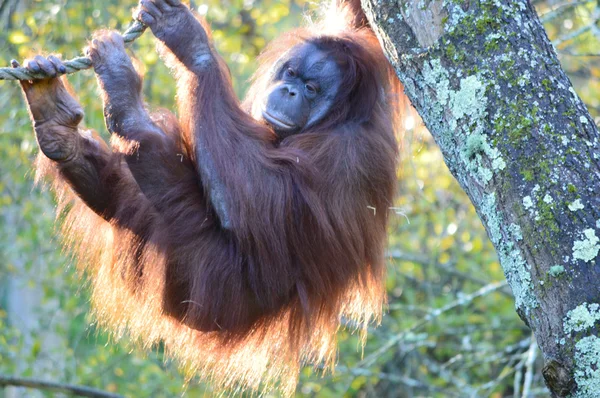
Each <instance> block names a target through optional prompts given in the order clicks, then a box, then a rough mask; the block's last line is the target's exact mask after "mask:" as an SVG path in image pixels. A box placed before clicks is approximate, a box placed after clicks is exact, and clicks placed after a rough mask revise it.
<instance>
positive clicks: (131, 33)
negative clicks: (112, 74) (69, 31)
mask: <svg viewBox="0 0 600 398" xmlns="http://www.w3.org/2000/svg"><path fill="white" fill-rule="evenodd" d="M145 30H146V25H144V24H143V23H141V22H140V21H136V20H134V21H133V23H132V24H131V26H129V28H127V30H126V31H125V32H123V34H122V36H123V40H124V41H125V43H131V42H132V41H134V40H135V39H137V38H138V37H140V36H141V35H142V34H143V33H144V31H145ZM63 65H64V66H65V69H66V71H65V72H64V73H60V72H58V74H57V75H65V74H68V73H75V72H78V71H80V70H84V69H90V68H91V67H92V60H91V59H89V58H88V57H77V58H73V59H71V60H68V61H64V62H63ZM49 77H53V76H48V75H46V74H45V73H43V72H39V73H33V72H32V71H30V70H29V69H27V68H24V67H18V68H0V80H35V79H48V78H49Z"/></svg>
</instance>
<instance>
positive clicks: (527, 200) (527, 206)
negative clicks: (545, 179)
mask: <svg viewBox="0 0 600 398" xmlns="http://www.w3.org/2000/svg"><path fill="white" fill-rule="evenodd" d="M523 206H525V209H526V210H529V209H530V208H531V207H532V206H533V201H532V200H531V196H525V197H524V198H523Z"/></svg>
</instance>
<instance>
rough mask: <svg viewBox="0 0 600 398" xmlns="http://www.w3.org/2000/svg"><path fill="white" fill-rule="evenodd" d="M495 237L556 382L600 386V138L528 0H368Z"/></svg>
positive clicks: (559, 391)
mask: <svg viewBox="0 0 600 398" xmlns="http://www.w3.org/2000/svg"><path fill="white" fill-rule="evenodd" d="M362 5H363V8H364V9H365V11H366V13H367V15H368V18H369V21H370V22H371V25H372V26H373V28H374V30H375V31H376V33H377V34H378V37H379V39H380V41H381V43H382V44H383V46H384V48H385V51H386V54H387V56H388V58H389V59H390V61H391V62H392V64H393V65H394V67H395V69H396V72H397V74H398V76H399V77H400V79H401V81H402V82H403V84H404V86H405V90H406V93H407V95H408V96H409V98H410V100H411V101H412V104H413V105H414V106H415V108H416V109H417V111H418V112H419V114H420V115H421V117H422V118H423V120H424V122H425V124H426V126H427V127H428V128H429V131H430V132H431V134H432V135H433V137H434V139H435V141H436V142H437V144H438V145H439V146H440V148H441V151H442V153H443V155H444V159H445V162H446V164H447V165H448V168H449V169H450V171H451V172H452V174H453V175H454V177H455V178H456V179H457V180H458V182H459V183H460V185H461V186H462V188H463V189H464V190H465V191H466V192H467V194H468V195H469V197H470V199H471V201H472V202H473V204H474V205H475V208H476V209H477V212H478V214H479V216H480V218H481V220H482V222H483V224H484V225H485V228H486V230H487V232H488V235H489V237H490V239H491V241H492V242H493V244H494V246H495V248H496V250H497V252H498V256H499V258H500V263H501V264H502V267H503V269H504V273H505V275H506V278H507V280H508V282H509V284H510V286H511V288H512V291H513V294H514V296H515V301H516V308H517V312H518V313H519V315H520V317H521V318H522V319H523V321H524V322H525V323H526V324H527V325H529V326H530V327H531V329H532V330H533V331H534V333H535V336H536V338H537V342H538V344H539V346H540V348H541V351H542V352H543V354H544V359H545V366H544V370H543V374H544V378H545V380H546V384H547V385H548V387H549V389H550V390H551V391H552V393H553V394H554V396H560V397H562V396H566V395H569V394H574V396H577V397H591V396H598V394H599V392H600V338H598V336H597V334H598V330H599V328H600V304H599V303H600V255H599V251H600V239H599V236H600V141H599V136H598V130H597V128H596V126H595V124H594V121H593V119H592V118H591V117H590V115H589V113H588V111H587V109H586V107H585V105H584V104H583V103H582V102H581V100H580V99H579V97H578V96H577V94H576V93H575V91H574V90H573V88H572V87H571V83H570V82H569V79H568V78H567V76H566V75H565V73H564V72H563V70H562V69H561V67H560V64H559V62H558V60H557V57H556V54H555V52H554V49H553V47H552V45H551V43H550V42H549V40H548V37H547V36H546V33H545V31H544V28H543V27H542V24H541V23H540V21H539V19H538V17H537V15H536V13H535V10H534V9H533V7H532V6H531V4H529V2H528V1H526V0H513V1H508V0H480V1H476V0H470V1H466V0H465V1H457V0H445V1H440V0H435V1H431V0H396V1H391V0H378V1H375V0H362Z"/></svg>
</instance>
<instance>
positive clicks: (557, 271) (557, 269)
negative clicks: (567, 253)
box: [548, 265, 565, 278]
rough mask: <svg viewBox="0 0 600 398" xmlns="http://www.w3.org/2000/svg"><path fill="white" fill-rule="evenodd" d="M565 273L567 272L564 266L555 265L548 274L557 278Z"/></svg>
mask: <svg viewBox="0 0 600 398" xmlns="http://www.w3.org/2000/svg"><path fill="white" fill-rule="evenodd" d="M564 272H565V267H563V266H562V265H553V266H552V267H550V269H549V270H548V274H550V276H553V277H555V278H556V277H557V276H560V275H562V274H563V273H564Z"/></svg>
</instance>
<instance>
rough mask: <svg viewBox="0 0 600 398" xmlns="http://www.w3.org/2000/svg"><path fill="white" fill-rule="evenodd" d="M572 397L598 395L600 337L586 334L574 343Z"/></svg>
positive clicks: (599, 387)
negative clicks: (575, 389) (573, 389)
mask: <svg viewBox="0 0 600 398" xmlns="http://www.w3.org/2000/svg"><path fill="white" fill-rule="evenodd" d="M574 362H575V372H574V377H575V383H577V392H576V393H575V395H573V397H574V398H590V397H598V395H599V393H598V392H599V391H600V338H598V337H596V336H586V337H584V338H582V339H581V340H579V341H578V342H577V344H575V357H574Z"/></svg>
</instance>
